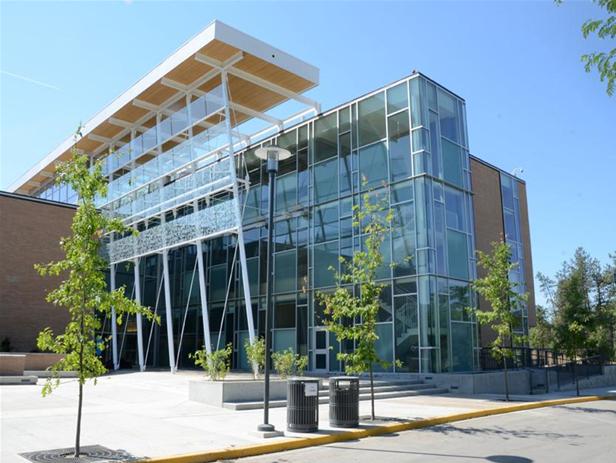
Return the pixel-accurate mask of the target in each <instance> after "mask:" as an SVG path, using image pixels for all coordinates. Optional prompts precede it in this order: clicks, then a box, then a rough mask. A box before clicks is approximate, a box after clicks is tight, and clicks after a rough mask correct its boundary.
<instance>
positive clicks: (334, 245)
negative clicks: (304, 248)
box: [313, 241, 338, 288]
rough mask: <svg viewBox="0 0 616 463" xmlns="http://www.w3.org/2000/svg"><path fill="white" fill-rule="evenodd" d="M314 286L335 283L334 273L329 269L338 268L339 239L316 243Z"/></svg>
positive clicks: (319, 286)
mask: <svg viewBox="0 0 616 463" xmlns="http://www.w3.org/2000/svg"><path fill="white" fill-rule="evenodd" d="M313 249H314V287H315V288H321V287H323V286H332V285H334V284H335V279H334V273H333V272H332V271H331V270H330V269H329V268H330V267H333V268H334V269H336V270H337V269H338V241H332V242H329V243H324V244H315V245H314V248H313Z"/></svg>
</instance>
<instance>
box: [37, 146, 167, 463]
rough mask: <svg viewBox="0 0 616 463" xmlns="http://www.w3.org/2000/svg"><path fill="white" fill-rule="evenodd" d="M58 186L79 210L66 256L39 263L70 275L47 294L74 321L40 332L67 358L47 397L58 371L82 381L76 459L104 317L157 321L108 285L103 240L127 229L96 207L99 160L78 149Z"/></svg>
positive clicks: (101, 183)
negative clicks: (71, 195)
mask: <svg viewBox="0 0 616 463" xmlns="http://www.w3.org/2000/svg"><path fill="white" fill-rule="evenodd" d="M57 172H58V177H57V182H58V183H64V184H68V185H70V186H71V187H72V188H73V190H74V191H75V192H76V193H77V195H78V200H77V204H78V207H77V211H76V212H75V215H74V217H73V223H72V227H71V232H72V233H71V236H70V237H68V238H63V239H62V240H61V242H60V245H61V247H62V249H63V250H64V253H65V258H64V259H63V260H60V261H57V262H51V263H48V264H44V265H36V266H35V268H36V270H37V271H38V272H39V274H40V275H42V276H45V275H51V276H65V277H66V279H65V280H64V281H62V283H60V285H59V286H58V287H57V288H56V289H54V290H52V291H50V292H49V293H48V294H47V301H49V302H50V303H52V304H54V305H56V306H59V307H64V308H65V309H66V310H67V311H68V313H69V322H68V324H67V325H66V328H65V331H64V333H62V334H59V335H55V334H54V333H53V332H52V330H51V329H50V328H45V329H44V330H43V331H41V332H40V333H39V336H38V339H37V345H38V347H39V349H41V350H49V351H52V352H55V353H58V354H62V355H63V358H62V360H60V361H59V362H57V363H56V364H54V365H53V366H52V367H51V372H52V376H51V378H49V379H48V380H47V383H46V384H45V386H44V387H43V391H42V393H43V396H45V395H47V394H49V393H51V392H52V390H53V389H54V388H55V387H57V386H59V384H60V380H59V375H58V372H59V371H63V370H72V371H76V372H77V375H78V383H79V402H78V407H77V429H76V433H75V457H79V456H80V436H81V410H82V404H83V385H84V384H85V382H86V381H87V380H88V379H91V378H94V381H95V383H96V378H97V377H98V376H100V375H102V374H104V373H105V372H106V369H105V367H104V365H103V363H102V362H101V359H100V358H99V356H98V355H97V350H98V351H99V352H100V351H101V350H102V349H104V341H102V340H101V339H100V338H98V339H97V333H100V329H101V318H102V317H104V316H105V315H108V314H110V313H111V309H112V307H113V308H115V311H116V314H117V321H118V323H121V322H122V315H124V314H136V313H141V314H143V315H144V316H145V317H147V318H148V319H154V318H155V317H154V316H153V314H152V312H151V311H150V310H148V309H146V308H145V307H142V306H140V305H139V304H137V303H136V302H135V301H133V300H130V299H128V298H127V297H126V296H125V295H124V288H123V287H122V288H119V289H116V290H115V291H109V290H108V289H107V284H106V282H105V270H106V269H107V268H108V264H107V262H106V261H105V259H104V258H103V257H102V255H101V250H102V249H101V248H102V246H103V237H104V235H105V234H106V233H109V232H118V233H122V232H125V231H126V227H125V226H124V225H123V224H122V222H121V221H120V220H118V219H112V218H108V217H105V216H104V215H103V214H102V213H101V212H100V211H98V210H97V209H96V206H95V202H94V201H95V197H97V195H98V196H101V197H104V196H106V194H107V183H106V182H105V180H104V177H103V175H102V173H101V172H102V167H101V164H100V162H96V163H95V164H94V166H93V168H92V170H90V169H89V168H88V156H86V155H84V154H80V153H78V152H77V151H76V150H73V153H72V160H70V161H68V162H65V163H60V164H59V165H58V168H57Z"/></svg>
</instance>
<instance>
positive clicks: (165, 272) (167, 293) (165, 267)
mask: <svg viewBox="0 0 616 463" xmlns="http://www.w3.org/2000/svg"><path fill="white" fill-rule="evenodd" d="M163 279H164V284H165V315H166V317H165V319H166V321H167V347H168V349H169V369H170V370H171V373H175V348H174V346H173V317H172V316H171V284H170V282H169V252H168V251H167V250H166V249H165V250H164V251H163Z"/></svg>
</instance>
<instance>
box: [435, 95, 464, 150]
mask: <svg viewBox="0 0 616 463" xmlns="http://www.w3.org/2000/svg"><path fill="white" fill-rule="evenodd" d="M438 112H439V116H440V119H441V135H442V136H444V137H447V138H449V139H450V140H453V141H455V142H458V141H460V137H459V133H458V108H457V104H456V99H455V98H454V97H452V96H451V95H449V94H448V93H445V92H443V91H442V90H440V89H439V91H438Z"/></svg>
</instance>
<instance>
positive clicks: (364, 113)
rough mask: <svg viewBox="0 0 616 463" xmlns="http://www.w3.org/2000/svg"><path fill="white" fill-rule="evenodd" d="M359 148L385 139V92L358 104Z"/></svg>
mask: <svg viewBox="0 0 616 463" xmlns="http://www.w3.org/2000/svg"><path fill="white" fill-rule="evenodd" d="M358 112H359V117H358V119H359V120H358V124H359V146H363V145H367V144H369V143H372V142H375V141H377V140H381V139H383V138H385V95H384V93H383V92H380V93H377V94H376V95H374V96H371V97H369V98H366V99H365V100H362V101H360V102H359V103H358Z"/></svg>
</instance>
